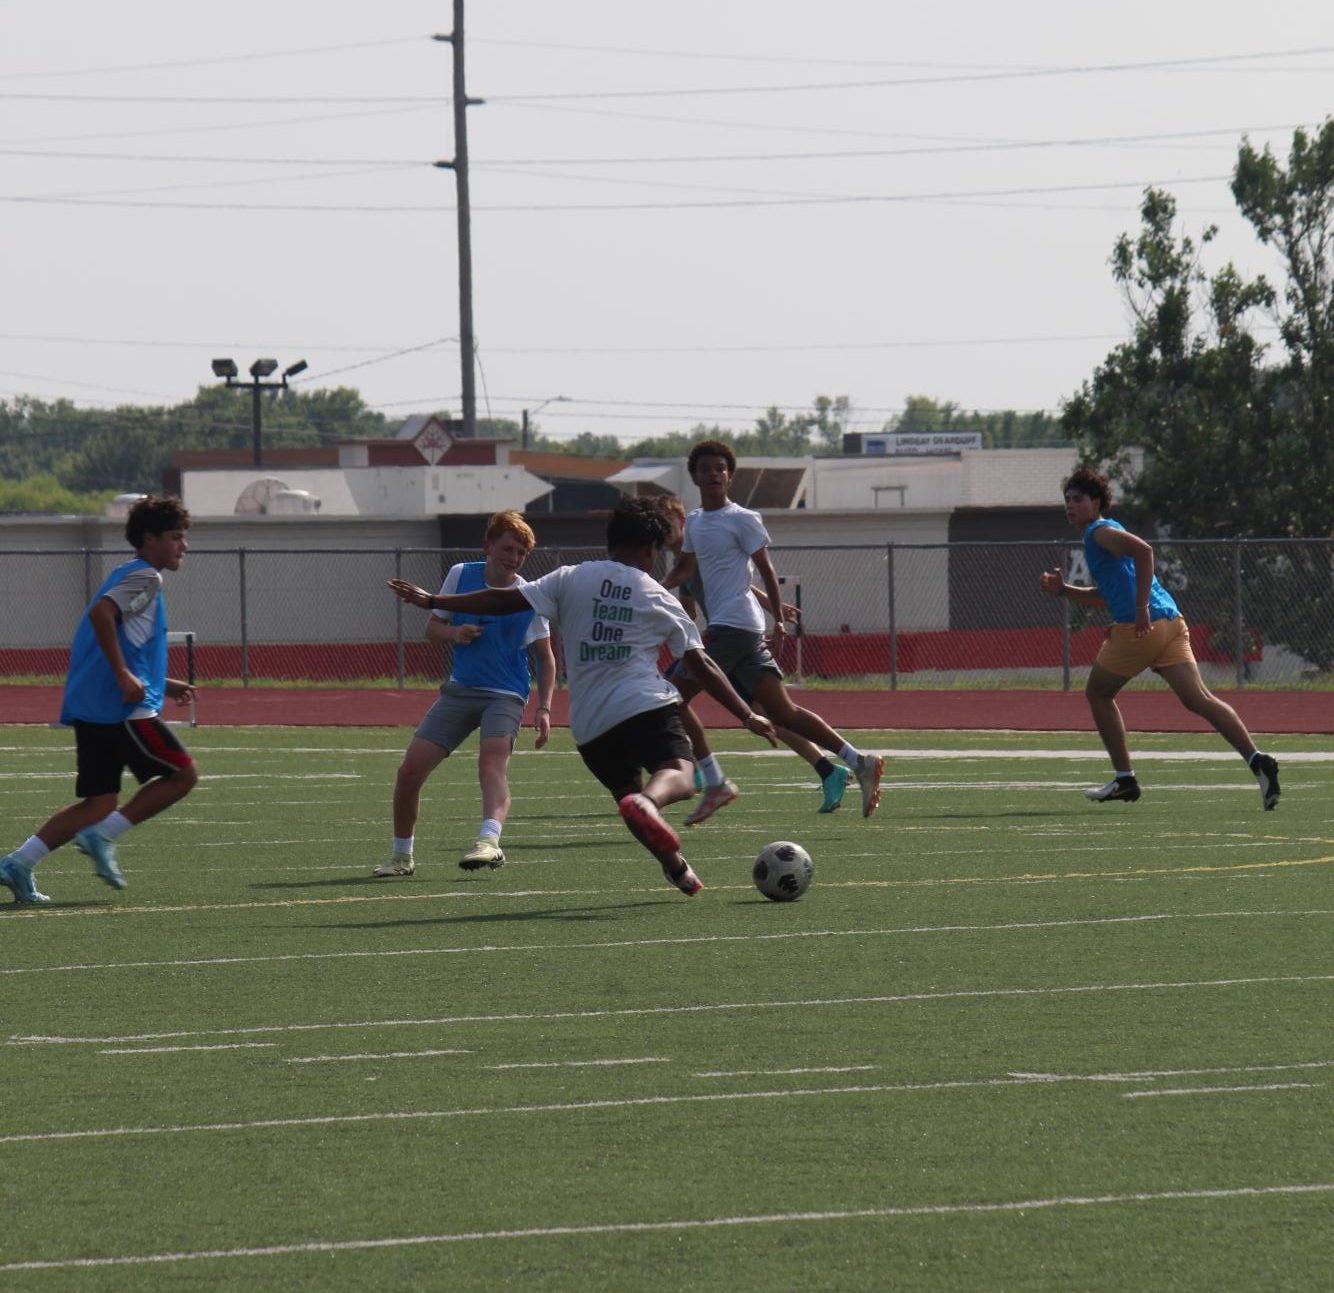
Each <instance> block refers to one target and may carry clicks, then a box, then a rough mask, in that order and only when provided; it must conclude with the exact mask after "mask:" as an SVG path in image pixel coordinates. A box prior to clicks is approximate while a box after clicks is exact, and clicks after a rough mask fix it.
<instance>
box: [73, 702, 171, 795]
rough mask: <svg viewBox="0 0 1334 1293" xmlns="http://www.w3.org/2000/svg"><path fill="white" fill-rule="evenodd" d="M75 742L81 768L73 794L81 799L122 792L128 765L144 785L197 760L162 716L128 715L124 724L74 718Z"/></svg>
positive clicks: (169, 774) (79, 767)
mask: <svg viewBox="0 0 1334 1293" xmlns="http://www.w3.org/2000/svg"><path fill="white" fill-rule="evenodd" d="M74 745H75V749H76V750H77V752H78V769H79V776H78V780H77V781H76V782H75V784H74V793H75V794H76V795H78V796H79V798H80V799H89V798H91V797H92V796H93V795H118V794H120V778H121V774H122V773H123V772H124V771H125V769H126V768H129V770H130V771H131V772H132V773H134V775H135V777H136V779H137V780H138V781H139V784H140V785H142V784H143V783H144V782H145V781H151V780H152V779H153V778H154V777H169V776H171V774H172V773H173V772H176V771H179V770H180V769H181V768H188V767H189V766H190V765H191V764H192V763H193V762H194V759H193V758H191V756H190V751H189V750H187V749H186V748H185V746H183V745H182V744H181V742H180V741H179V740H178V739H177V737H176V734H175V733H174V732H173V731H172V730H171V728H169V727H168V726H167V725H166V723H164V722H163V721H162V720H161V719H160V718H127V719H126V720H125V721H124V722H123V723H85V722H83V721H82V720H80V719H75V720H74Z"/></svg>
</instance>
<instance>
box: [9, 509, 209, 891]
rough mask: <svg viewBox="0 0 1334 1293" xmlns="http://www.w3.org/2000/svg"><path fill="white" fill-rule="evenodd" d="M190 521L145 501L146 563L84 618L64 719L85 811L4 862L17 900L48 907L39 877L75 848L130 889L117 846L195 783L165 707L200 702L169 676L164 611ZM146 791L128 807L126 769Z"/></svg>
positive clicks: (135, 529)
mask: <svg viewBox="0 0 1334 1293" xmlns="http://www.w3.org/2000/svg"><path fill="white" fill-rule="evenodd" d="M189 527H190V513H189V512H187V511H186V510H185V508H184V507H182V506H181V502H180V500H179V499H176V498H153V497H148V498H143V499H140V500H139V502H137V503H136V504H135V505H134V506H133V507H132V508H131V509H130V513H129V516H128V517H127V518H126V521H125V537H126V539H127V540H128V541H129V544H130V546H131V547H132V548H134V550H135V552H136V553H137V554H138V555H137V556H136V557H135V558H134V560H133V561H127V562H125V563H124V564H123V565H120V566H117V567H116V569H115V570H113V571H112V572H111V574H109V575H108V576H107V577H106V579H105V580H103V581H102V585H101V587H99V588H98V590H97V592H96V594H95V595H94V597H93V599H92V601H91V602H89V603H88V609H87V610H86V611H84V613H83V617H82V618H81V619H80V621H79V627H78V629H77V630H76V632H75V634H74V644H73V646H72V647H71V649H70V665H69V674H68V677H67V679H66V683H65V697H64V701H63V703H62V705H61V709H60V721H61V722H62V723H65V724H67V725H69V726H72V727H73V728H74V742H75V749H76V751H77V768H78V771H77V780H76V781H75V784H74V793H75V794H76V795H77V796H78V802H77V803H73V804H70V805H69V806H68V807H66V808H62V809H61V810H60V811H59V812H58V813H56V814H55V816H54V817H52V818H50V819H49V820H48V821H47V822H46V823H45V825H43V826H42V827H40V828H39V829H38V830H37V831H36V832H35V833H34V834H32V835H30V836H29V837H28V838H27V839H26V840H24V841H23V843H22V844H20V845H19V846H18V848H16V849H15V850H14V851H13V852H12V853H9V854H7V855H6V856H5V857H3V858H0V885H3V886H5V887H6V888H8V889H9V891H10V892H11V893H12V894H13V895H14V901H15V902H19V903H44V902H49V901H50V899H49V898H48V897H47V896H46V895H45V894H44V893H41V892H39V891H38V889H37V885H36V883H35V882H34V880H33V874H32V872H33V868H34V867H35V866H36V865H37V864H38V863H39V862H41V861H43V860H44V859H45V857H46V856H47V854H48V853H50V852H52V850H54V849H58V848H60V846H61V845H62V844H68V843H69V842H70V840H73V841H74V845H75V847H76V848H77V849H78V850H79V852H80V853H84V854H86V855H87V856H88V857H90V858H91V859H92V861H93V870H94V872H95V874H96V875H97V877H98V879H100V880H102V881H103V882H104V883H106V884H108V885H110V886H111V887H112V888H113V889H123V888H125V877H124V875H122V874H121V870H120V867H119V866H118V865H117V864H116V841H117V840H118V839H119V838H120V837H121V836H122V835H123V834H125V832H126V831H128V830H130V828H131V827H134V826H138V825H139V824H140V823H141V822H145V821H147V820H148V819H149V818H150V817H155V816H156V815H157V814H158V813H160V812H162V810H163V809H165V808H170V807H171V805H172V804H174V803H176V801H177V800H179V799H182V798H184V796H185V795H187V794H189V793H190V791H191V790H192V789H193V788H194V786H195V783H196V782H197V781H198V773H197V772H196V771H195V765H194V760H193V759H192V758H191V757H190V753H189V751H188V750H187V749H186V748H185V746H183V745H182V744H181V742H180V741H179V740H178V739H177V737H176V735H175V734H174V733H173V732H172V731H171V729H170V728H169V727H168V726H167V725H166V724H165V723H164V722H163V721H162V719H161V717H160V711H161V709H162V705H163V703H164V701H165V700H167V699H168V698H171V699H173V700H175V701H177V702H178V703H179V704H188V703H190V702H191V701H193V700H194V688H193V687H192V686H191V685H190V684H189V683H187V682H182V681H180V680H179V679H176V678H168V677H167V612H166V609H165V608H164V606H163V604H162V572H163V571H164V570H179V569H180V567H181V562H182V561H183V560H184V559H185V553H186V550H187V549H188V547H189V544H188V543H187V542H186V538H185V535H186V531H187V530H188V529H189ZM127 768H128V769H129V771H130V772H131V773H132V774H133V775H134V777H135V779H136V780H137V781H138V782H139V783H140V788H139V790H138V791H137V792H136V793H135V794H134V795H133V796H132V797H131V799H130V800H129V801H128V802H127V803H126V804H125V805H124V806H123V807H117V804H118V803H119V800H120V789H121V778H122V776H123V775H124V772H125V770H126V769H127Z"/></svg>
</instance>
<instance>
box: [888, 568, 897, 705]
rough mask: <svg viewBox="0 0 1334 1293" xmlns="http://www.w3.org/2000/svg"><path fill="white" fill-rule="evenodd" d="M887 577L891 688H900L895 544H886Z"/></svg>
mask: <svg viewBox="0 0 1334 1293" xmlns="http://www.w3.org/2000/svg"><path fill="white" fill-rule="evenodd" d="M885 572H886V574H885V578H886V581H887V584H888V589H889V689H890V691H898V689H899V631H898V622H897V620H896V619H895V616H894V545H893V544H892V543H887V544H885Z"/></svg>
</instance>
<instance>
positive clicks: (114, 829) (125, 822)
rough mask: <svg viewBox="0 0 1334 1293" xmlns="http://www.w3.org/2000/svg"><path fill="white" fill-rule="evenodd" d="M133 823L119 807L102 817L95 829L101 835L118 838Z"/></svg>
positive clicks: (112, 838)
mask: <svg viewBox="0 0 1334 1293" xmlns="http://www.w3.org/2000/svg"><path fill="white" fill-rule="evenodd" d="M133 825H134V823H133V822H132V821H130V819H129V818H128V817H126V816H125V814H124V813H123V812H121V811H120V809H119V808H117V809H116V810H115V811H114V812H110V813H108V814H107V815H106V816H105V817H104V818H102V820H101V821H100V822H98V823H97V826H96V827H95V829H96V831H97V833H98V834H99V835H105V836H106V838H107V839H109V840H118V839H120V837H121V836H122V835H124V834H125V832H126V831H128V830H129V829H130V827H132V826H133Z"/></svg>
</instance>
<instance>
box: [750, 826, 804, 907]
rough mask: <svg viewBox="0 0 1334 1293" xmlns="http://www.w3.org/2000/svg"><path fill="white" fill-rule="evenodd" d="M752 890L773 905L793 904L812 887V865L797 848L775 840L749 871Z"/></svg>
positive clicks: (801, 850) (762, 850) (802, 851)
mask: <svg viewBox="0 0 1334 1293" xmlns="http://www.w3.org/2000/svg"><path fill="white" fill-rule="evenodd" d="M750 874H751V878H752V879H753V880H754V881H755V887H756V888H757V889H758V890H759V891H760V892H761V893H762V894H763V895H764V896H765V897H766V898H770V899H772V900H773V901H774V902H794V901H795V900H796V899H798V898H800V897H801V895H802V894H803V893H805V892H806V890H807V889H809V888H810V887H811V879H812V877H813V876H814V875H815V864H814V863H813V862H812V861H811V855H810V854H809V853H807V852H806V850H805V849H804V848H802V847H801V845H800V844H794V843H793V842H792V841H791V840H776V841H775V842H774V843H772V844H766V845H765V846H764V847H763V848H762V849H761V850H760V852H759V856H758V857H757V858H756V859H755V865H754V866H753V867H752V868H751V872H750Z"/></svg>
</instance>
